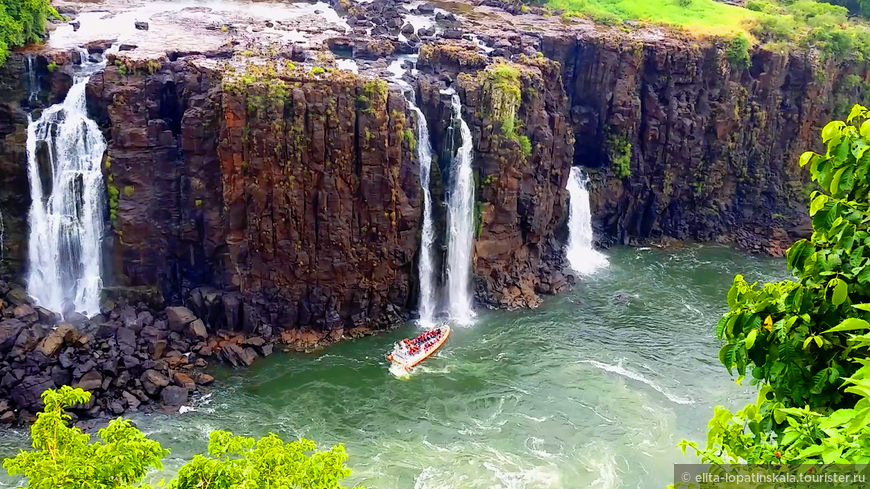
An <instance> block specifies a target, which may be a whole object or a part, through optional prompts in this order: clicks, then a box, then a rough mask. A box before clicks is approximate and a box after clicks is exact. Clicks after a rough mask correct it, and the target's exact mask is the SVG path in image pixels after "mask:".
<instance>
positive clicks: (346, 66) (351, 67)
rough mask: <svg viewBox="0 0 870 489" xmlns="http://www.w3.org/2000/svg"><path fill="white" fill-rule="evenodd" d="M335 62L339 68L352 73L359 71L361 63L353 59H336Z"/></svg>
mask: <svg viewBox="0 0 870 489" xmlns="http://www.w3.org/2000/svg"><path fill="white" fill-rule="evenodd" d="M335 64H336V65H337V66H338V69H339V70H344V71H349V72H351V73H359V65H357V64H356V61H354V60H352V59H342V58H339V59H336V60H335Z"/></svg>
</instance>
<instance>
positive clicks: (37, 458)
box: [3, 386, 364, 489]
mask: <svg viewBox="0 0 870 489" xmlns="http://www.w3.org/2000/svg"><path fill="white" fill-rule="evenodd" d="M42 399H43V402H44V403H45V409H44V410H43V412H41V413H39V414H37V418H36V422H35V423H33V425H32V426H31V428H30V436H31V439H32V442H33V448H34V450H32V451H25V450H22V451H20V452H19V453H18V455H16V456H15V457H13V458H7V459H6V460H4V461H3V467H4V468H5V469H6V470H7V471H8V472H9V474H10V475H23V476H25V477H26V478H27V487H28V488H30V489H81V488H84V487H87V488H89V489H132V488H134V487H138V488H140V489H146V488H148V489H151V486H149V485H141V486H140V485H137V484H138V483H139V482H140V481H141V480H142V478H143V477H145V475H146V473H147V472H148V470H150V469H157V470H161V469H162V468H163V466H162V464H161V459H162V458H164V457H166V456H167V455H169V450H168V449H165V448H162V447H161V446H160V444H159V443H158V442H156V441H154V440H150V439H148V438H147V437H146V436H145V435H144V434H143V433H142V432H141V431H139V429H138V428H136V427H135V426H133V424H132V423H131V422H130V420H126V419H121V418H117V419H115V420H113V421H111V422H110V423H109V425H108V426H107V427H106V428H103V429H101V430H99V433H98V435H99V437H100V439H101V441H98V442H95V443H91V437H90V435H88V434H85V433H82V431H81V430H80V429H78V428H73V427H70V426H69V424H68V423H69V421H70V419H71V418H70V416H69V415H68V414H66V412H65V411H64V409H65V408H67V407H70V406H73V405H76V404H84V403H87V402H88V400H89V399H90V393H89V392H85V391H83V390H82V389H73V388H72V387H69V386H63V387H61V388H60V389H59V390H52V389H49V390H47V391H45V392H44V393H43V394H42ZM346 460H347V454H346V453H345V451H344V446H342V445H336V446H334V447H332V448H331V449H330V450H326V451H320V450H317V447H316V445H315V444H314V442H313V441H311V440H306V439H304V438H303V439H300V440H299V441H292V442H289V443H284V442H283V441H282V440H281V439H280V438H278V436H276V435H274V434H269V435H268V436H265V437H263V438H261V439H259V440H255V439H254V438H249V437H244V436H234V435H233V434H232V433H230V432H228V431H213V432H212V433H211V434H210V435H209V444H208V455H196V456H195V457H194V458H193V460H192V461H190V462H188V463H187V464H185V465H184V466H182V467H181V469H179V471H178V477H177V478H175V479H173V480H171V481H170V482H169V483H168V484H166V487H167V488H169V489H200V488H210V489H229V488H231V487H251V488H255V487H258V488H266V487H270V488H284V489H341V487H342V486H341V481H342V480H343V479H345V478H347V477H349V476H350V475H351V470H350V469H349V468H347V467H346V466H345V461H346ZM160 485H163V484H162V483H161V484H160ZM356 489H364V488H356Z"/></svg>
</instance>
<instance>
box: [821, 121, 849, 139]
mask: <svg viewBox="0 0 870 489" xmlns="http://www.w3.org/2000/svg"><path fill="white" fill-rule="evenodd" d="M845 126H846V123H844V122H843V121H831V122H829V123H827V124H826V125H825V127H824V128H823V129H822V142H823V143H827V142H828V141H830V140H832V139H834V138H835V137H837V136H839V135H840V134H842V132H843V128H844V127H845Z"/></svg>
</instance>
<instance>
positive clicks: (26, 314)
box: [12, 304, 39, 323]
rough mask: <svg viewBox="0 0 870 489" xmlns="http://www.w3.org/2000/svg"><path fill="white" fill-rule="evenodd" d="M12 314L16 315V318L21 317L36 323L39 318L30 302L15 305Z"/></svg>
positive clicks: (25, 320)
mask: <svg viewBox="0 0 870 489" xmlns="http://www.w3.org/2000/svg"><path fill="white" fill-rule="evenodd" d="M12 315H13V316H15V319H20V320H22V321H24V322H27V323H34V322H36V321H37V320H39V314H37V313H36V310H35V309H33V307H31V306H30V304H21V305H20V306H15V309H13V310H12Z"/></svg>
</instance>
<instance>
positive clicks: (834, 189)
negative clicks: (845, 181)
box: [831, 167, 848, 195]
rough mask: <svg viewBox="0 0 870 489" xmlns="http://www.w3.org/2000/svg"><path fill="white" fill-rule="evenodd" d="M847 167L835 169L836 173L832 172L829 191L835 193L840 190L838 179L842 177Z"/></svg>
mask: <svg viewBox="0 0 870 489" xmlns="http://www.w3.org/2000/svg"><path fill="white" fill-rule="evenodd" d="M847 169H848V168H847V167H843V168H840V169H839V170H837V173H835V174H834V178H833V179H832V180H831V193H832V194H835V195H836V194H837V193H839V191H840V179H841V178H842V177H843V173H845V172H846V170H847Z"/></svg>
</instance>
